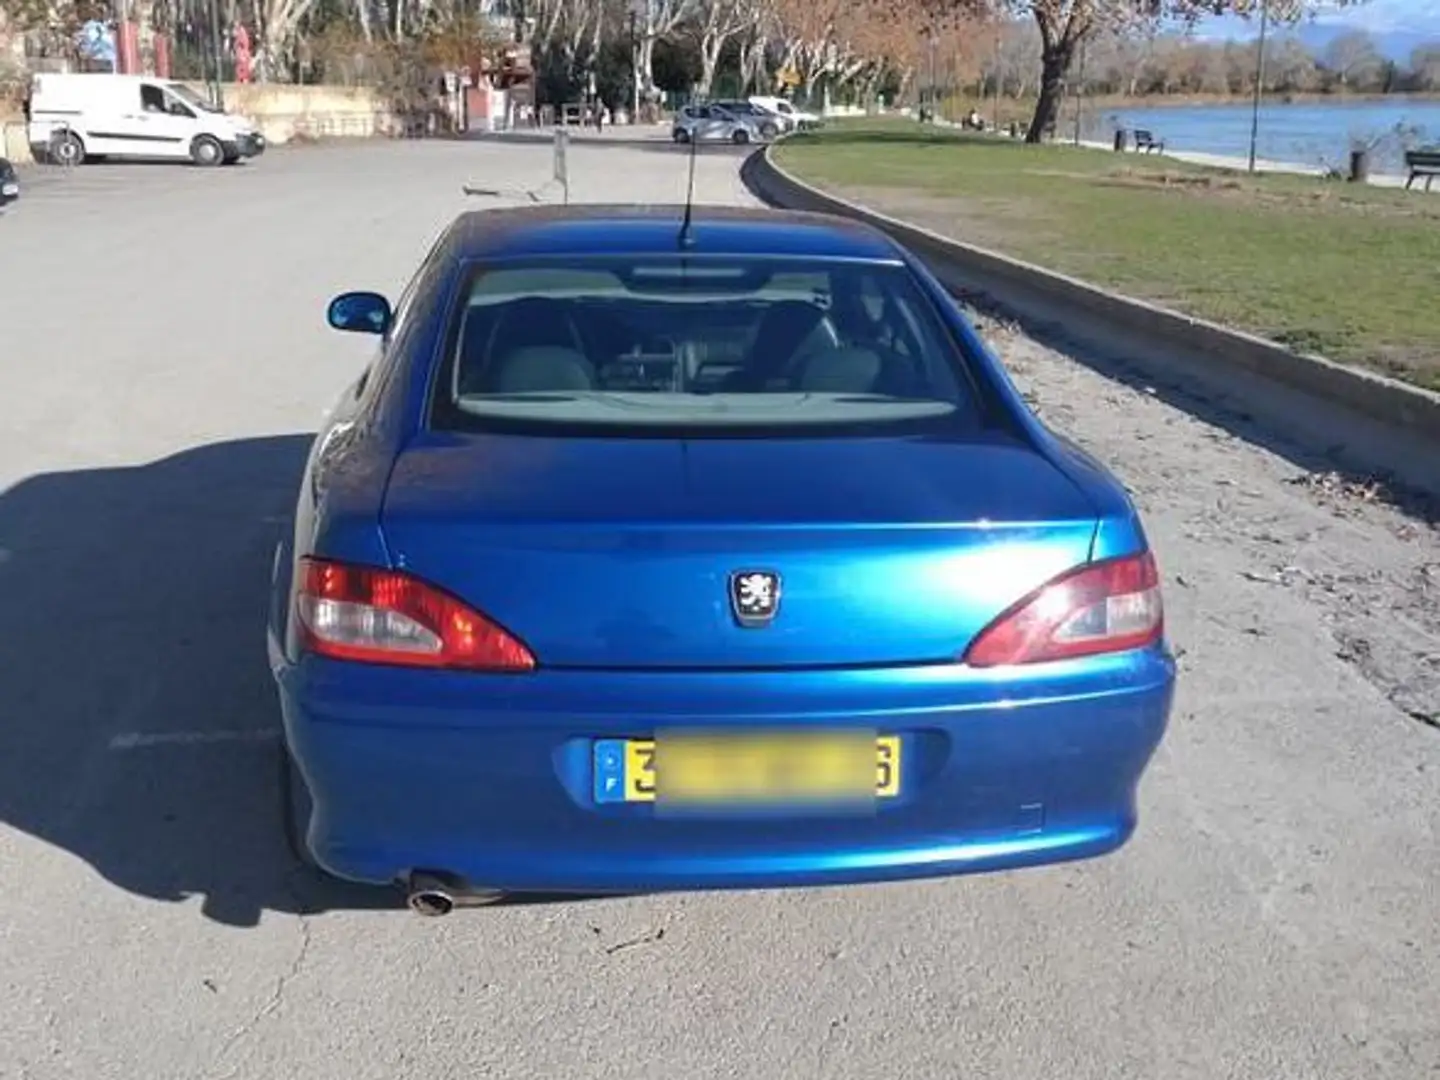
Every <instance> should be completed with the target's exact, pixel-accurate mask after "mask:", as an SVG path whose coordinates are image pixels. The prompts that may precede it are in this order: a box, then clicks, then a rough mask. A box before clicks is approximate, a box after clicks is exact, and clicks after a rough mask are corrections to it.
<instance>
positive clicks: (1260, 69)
mask: <svg viewBox="0 0 1440 1080" xmlns="http://www.w3.org/2000/svg"><path fill="white" fill-rule="evenodd" d="M1269 16H1270V2H1269V0H1260V44H1259V46H1258V47H1257V48H1256V50H1255V54H1256V55H1255V100H1254V102H1253V103H1252V104H1251V106H1250V171H1251V172H1252V173H1253V172H1254V171H1255V140H1256V138H1257V136H1258V135H1259V133H1260V95H1261V93H1262V90H1263V87H1264V86H1265V28H1266V24H1267V22H1268V21H1269Z"/></svg>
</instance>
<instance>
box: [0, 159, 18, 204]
mask: <svg viewBox="0 0 1440 1080" xmlns="http://www.w3.org/2000/svg"><path fill="white" fill-rule="evenodd" d="M19 197H20V177H18V176H16V175H15V166H14V165H11V164H10V162H9V161H8V160H6V159H5V158H0V206H9V205H10V204H11V203H12V202H14V201H15V200H16V199H18V198H19Z"/></svg>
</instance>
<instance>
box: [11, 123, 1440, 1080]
mask: <svg viewBox="0 0 1440 1080" xmlns="http://www.w3.org/2000/svg"><path fill="white" fill-rule="evenodd" d="M738 164H739V158H738V157H736V156H735V155H734V154H733V153H730V152H727V151H719V152H714V153H708V154H706V155H704V156H703V157H702V158H701V159H700V161H699V168H698V179H697V187H698V191H699V194H700V196H701V198H703V199H705V200H707V201H731V200H737V199H744V198H746V196H745V195H744V193H743V189H742V187H741V185H740V183H739V180H738V178H737V169H738ZM571 165H572V169H573V171H574V173H575V184H574V189H573V192H572V194H573V197H574V198H576V199H606V200H611V199H624V200H631V199H640V200H661V199H666V200H669V199H676V198H679V197H680V196H681V194H682V192H683V187H684V183H685V170H684V158H683V157H680V156H677V155H674V154H671V153H668V152H667V151H666V150H664V149H662V148H659V147H657V148H654V149H649V148H642V147H634V146H610V147H607V148H603V149H602V148H598V147H597V148H579V147H576V148H574V149H572V155H571ZM549 167H550V155H549V151H548V150H547V149H546V148H544V147H541V146H525V145H503V144H498V143H483V144H476V145H452V144H425V143H411V144H384V145H363V146H350V147H317V148H309V149H303V150H279V151H276V152H274V153H272V154H271V155H270V156H268V157H267V158H265V159H262V160H261V161H259V162H256V163H253V164H252V165H249V166H246V167H243V168H236V169H227V170H219V171H213V172H207V171H200V170H195V169H189V168H184V167H171V166H167V167H151V166H105V167H93V168H92V167H87V168H83V169H81V170H79V171H77V172H75V173H73V174H71V175H69V176H61V175H59V174H54V173H45V174H40V175H37V174H33V173H32V174H30V175H29V176H27V183H28V188H27V191H26V194H25V196H24V200H23V202H22V203H21V204H20V205H19V206H18V208H17V209H15V210H14V211H12V212H10V213H8V214H6V215H5V216H3V217H0V317H3V318H0V415H3V418H4V419H3V423H0V1076H3V1077H6V1078H11V1077H33V1078H35V1080H51V1078H58V1077H83V1078H86V1080H101V1078H110V1077H115V1078H122V1077H123V1078H126V1080H131V1078H134V1077H142V1076H143V1077H149V1078H170V1077H175V1078H185V1080H196V1078H207V1080H208V1078H211V1077H242V1078H247V1080H248V1078H255V1080H261V1078H264V1080H270V1078H273V1077H304V1078H307V1080H310V1078H313V1080H322V1078H324V1080H328V1078H332V1077H333V1078H336V1080H371V1078H375V1080H379V1078H385V1080H393V1078H395V1077H402V1076H403V1077H412V1076H413V1077H426V1078H429V1077H447V1078H448V1077H462V1076H463V1077H481V1076H485V1077H512V1076H513V1077H522V1076H523V1077H567V1078H568V1077H574V1078H580V1077H587V1078H588V1077H597V1078H599V1077H603V1078H641V1077H645V1078H648V1077H659V1076H674V1077H685V1078H687V1080H690V1078H694V1080H700V1078H708V1077H745V1078H764V1080H772V1078H788V1077H806V1078H809V1077H815V1078H821V1077H823V1078H826V1080H832V1078H836V1077H866V1078H869V1077H879V1076H896V1077H904V1078H906V1080H927V1078H937V1080H939V1078H944V1080H954V1078H955V1077H957V1076H983V1077H989V1078H995V1080H1011V1078H1020V1077H1026V1078H1029V1077H1034V1078H1036V1080H1041V1078H1044V1080H1057V1078H1064V1080H1090V1078H1095V1080H1116V1078H1120V1077H1145V1078H1159V1077H1163V1078H1165V1080H1188V1078H1191V1077H1194V1078H1204V1080H1217V1078H1232V1077H1233V1078H1256V1080H1290V1078H1297V1080H1298V1078H1312V1077H1323V1078H1326V1080H1329V1078H1336V1080H1340V1078H1355V1080H1362V1078H1363V1080H1375V1078H1377V1077H1387V1078H1388V1077H1396V1078H1406V1080H1411V1078H1415V1080H1418V1078H1420V1077H1430V1076H1435V1075H1440V1006H1437V1003H1440V799H1437V794H1440V730H1436V729H1435V727H1433V726H1431V725H1430V724H1428V723H1426V722H1425V717H1426V716H1427V715H1430V714H1431V713H1433V712H1434V711H1435V710H1436V708H1437V702H1440V542H1437V535H1436V533H1435V532H1434V531H1433V530H1432V529H1431V528H1430V527H1429V526H1427V525H1425V524H1424V523H1422V522H1418V521H1416V520H1415V519H1413V518H1407V517H1405V516H1404V514H1402V513H1401V512H1399V511H1397V510H1394V509H1392V508H1390V507H1388V506H1386V505H1384V504H1383V503H1382V502H1381V501H1380V500H1378V499H1375V498H1372V497H1370V496H1369V493H1367V492H1364V491H1356V490H1355V489H1352V488H1347V487H1346V486H1345V485H1343V484H1331V483H1328V482H1327V481H1326V480H1325V479H1324V478H1323V477H1316V476H1314V475H1312V474H1310V473H1309V472H1307V471H1306V470H1305V469H1304V468H1302V467H1301V466H1300V465H1298V464H1297V463H1296V458H1297V456H1298V455H1296V454H1295V453H1293V452H1291V451H1284V452H1277V451H1275V450H1272V449H1264V448H1261V447H1260V446H1258V445H1256V444H1254V443H1252V442H1249V441H1246V440H1245V439H1242V438H1241V437H1239V436H1237V435H1236V434H1234V431H1235V430H1238V425H1237V424H1235V423H1233V422H1232V421H1231V419H1229V418H1226V417H1223V416H1219V417H1217V416H1208V415H1206V410H1205V408H1204V406H1203V404H1197V403H1195V402H1187V401H1184V400H1178V402H1177V400H1167V396H1166V395H1164V394H1159V393H1153V392H1150V391H1149V390H1147V388H1145V387H1144V386H1131V385H1126V384H1125V383H1123V382H1115V381H1111V380H1108V379H1105V378H1102V377H1100V376H1099V375H1097V374H1095V373H1094V372H1092V371H1090V370H1088V369H1087V368H1085V367H1083V366H1081V365H1079V364H1077V363H1075V362H1074V361H1072V360H1070V359H1068V358H1066V357H1064V356H1062V355H1059V354H1057V353H1054V352H1052V351H1049V350H1047V349H1045V348H1043V347H1041V346H1039V345H1038V344H1036V343H1035V342H1032V341H1029V340H1026V339H1024V338H1022V337H1020V336H1018V335H1016V334H1015V333H1014V332H1013V331H1011V330H1007V329H1006V328H1004V327H1000V326H996V325H994V324H992V323H990V322H988V321H987V322H986V323H985V327H986V330H987V332H988V333H989V334H990V336H991V338H992V340H994V341H995V342H996V344H997V345H998V346H1000V347H1001V349H1002V351H1003V353H1004V355H1005V357H1006V359H1007V361H1008V362H1009V363H1010V365H1011V367H1012V369H1013V370H1014V371H1015V373H1016V377H1017V379H1018V380H1019V381H1020V382H1021V384H1022V385H1023V386H1024V387H1025V388H1026V389H1027V391H1028V392H1030V393H1031V394H1032V395H1033V396H1034V398H1035V400H1036V402H1037V404H1038V405H1039V407H1040V408H1041V409H1042V411H1043V412H1044V414H1045V415H1046V416H1047V417H1048V418H1049V419H1050V420H1051V421H1052V422H1053V423H1055V424H1057V425H1058V426H1059V427H1061V428H1062V429H1064V430H1067V431H1069V432H1070V433H1072V434H1073V435H1075V436H1076V437H1077V438H1078V439H1080V440H1081V441H1082V442H1084V443H1085V444H1087V445H1089V446H1091V447H1094V448H1096V449H1098V450H1099V452H1100V453H1101V454H1102V455H1103V456H1104V457H1105V458H1106V459H1107V460H1108V461H1109V462H1111V463H1112V464H1113V465H1114V467H1115V468H1116V469H1117V471H1118V472H1119V473H1120V474H1121V475H1122V476H1123V477H1124V478H1125V479H1126V481H1127V482H1128V483H1130V484H1131V486H1132V487H1133V488H1134V490H1135V491H1136V493H1137V497H1138V498H1139V500H1140V503H1141V505H1142V508H1143V509H1144V510H1145V511H1146V513H1147V514H1148V524H1149V527H1150V530H1151V533H1152V538H1153V540H1154V543H1155V545H1156V547H1157V549H1158V552H1159V555H1160V558H1161V560H1162V565H1163V570H1164V574H1165V581H1166V586H1167V588H1168V603H1169V614H1170V623H1171V627H1172V635H1173V637H1174V639H1175V641H1176V644H1177V646H1178V647H1179V649H1180V650H1182V652H1183V657H1182V661H1181V663H1182V682H1181V688H1180V691H1179V696H1178V701H1177V707H1176V713H1175V721H1174V726H1173V728H1172V730H1171V733H1170V735H1169V737H1168V740H1167V742H1166V743H1165V745H1164V747H1163V749H1162V751H1161V753H1160V755H1159V757H1158V759H1157V761H1156V763H1155V765H1154V768H1153V771H1152V772H1151V774H1150V776H1149V778H1148V780H1147V782H1146V784H1145V786H1144V789H1143V807H1142V814H1143V817H1142V822H1141V828H1140V831H1139V833H1138V835H1137V836H1136V838H1135V839H1134V841H1133V842H1132V843H1131V844H1130V845H1129V846H1128V847H1127V848H1126V849H1124V850H1123V851H1122V852H1121V853H1119V854H1117V855H1115V856H1113V857H1111V858H1109V859H1106V860H1102V861H1098V862H1093V863H1086V864H1076V865H1071V866H1066V867H1059V868H1054V869H1049V870H1041V871H1029V872H1025V873H1020V874H1014V875H1010V876H1000V875H997V876H991V877H983V878H968V879H956V880H950V881H937V882H929V883H924V884H909V885H895V886H888V885H887V886H871V887H864V888H844V889H831V890H823V891H807V892H789V893H780V892H774V893H735V894H720V895H688V896H670V897H659V898H654V897H652V898H639V899H627V900H610V901H593V902H579V903H569V904H537V905H529V906H518V907H510V908H502V909H494V910H482V911H473V912H463V913H459V914H457V915H455V916H452V917H450V918H447V919H442V920H423V919H419V918H417V917H414V916H412V915H410V914H409V913H408V912H406V911H404V910H403V909H397V908H392V907H386V906H383V905H388V904H391V903H392V902H393V901H394V899H395V898H394V897H392V896H390V895H389V894H382V895H381V896H379V897H378V898H377V897H375V896H374V895H372V894H369V893H353V894H352V893H351V892H349V891H347V890H328V889H317V888H315V887H313V886H311V885H309V884H306V883H305V881H304V879H303V878H302V877H301V876H300V875H298V874H297V873H296V872H295V871H294V869H293V867H292V866H291V865H290V863H289V861H288V858H287V855H286V853H285V849H284V846H283V843H282V841H281V837H280V832H279V825H278V819H277V809H276V801H275V784H274V781H275V773H274V767H273V749H274V747H273V744H272V743H271V742H270V741H269V738H270V734H271V733H273V731H274V729H275V726H276V717H275V711H274V707H273V703H272V694H271V691H270V687H269V684H268V681H267V679H268V676H267V672H266V669H265V661H264V651H263V612H264V606H265V596H264V593H265V586H266V580H267V574H268V560H269V556H270V552H271V549H272V545H273V541H274V538H275V535H276V531H277V529H278V528H279V527H280V522H281V519H282V517H283V515H284V513H285V512H286V509H287V506H288V504H289V503H290V501H291V499H292V495H293V485H294V481H295V477H296V472H297V470H298V468H299V467H300V464H301V460H302V458H303V454H304V452H305V447H306V437H307V435H308V434H309V433H310V432H312V431H313V430H314V428H315V426H316V425H317V423H318V422H319V420H320V418H321V416H322V414H323V412H324V411H325V410H326V409H327V408H328V407H329V405H330V403H331V401H332V400H333V399H334V398H335V396H336V395H337V394H338V393H339V391H340V390H341V389H342V387H343V385H344V384H345V383H346V381H347V380H348V379H349V378H350V377H352V376H353V375H354V374H355V373H356V372H357V371H358V370H359V368H360V366H361V365H362V364H363V363H364V361H365V359H366V358H367V355H368V349H369V345H368V344H367V343H366V342H365V341H363V340H359V339H355V338H346V337H344V336H341V335H337V334H334V333H332V332H329V331H328V330H327V329H326V328H325V326H324V323H323V311H324V304H325V301H326V300H327V299H328V297H329V296H330V295H331V294H332V293H333V292H335V291H338V290H340V289H343V288H347V287H376V288H380V289H385V290H389V291H391V292H392V294H393V293H394V292H395V291H397V290H398V288H399V287H400V286H401V285H402V284H403V282H404V280H405V278H406V276H407V275H408V273H409V270H410V268H411V267H412V266H413V265H414V264H415V262H416V261H417V260H418V259H419V258H420V256H421V255H422V254H423V252H424V251H425V249H426V247H427V246H428V244H429V243H430V241H431V239H432V238H433V236H434V235H435V234H436V232H437V230H438V229H439V228H440V227H441V226H442V224H443V223H444V222H445V221H446V220H447V219H448V218H449V217H450V216H451V215H453V214H454V213H455V212H457V211H459V210H460V209H461V208H462V207H464V206H466V205H467V200H466V199H465V197H464V196H462V195H461V194H460V189H461V185H462V184H463V183H464V182H466V181H471V182H475V183H482V184H490V185H497V186H502V187H515V188H520V187H526V186H529V187H539V186H541V185H543V184H544V183H545V181H546V179H547V178H548V175H549ZM473 201H474V200H470V202H471V203H473ZM1187 410H1189V411H1187ZM1192 413H1199V414H1201V415H1200V416H1196V415H1192ZM1202 417H1203V418H1202ZM1249 435H1250V436H1251V437H1253V433H1249Z"/></svg>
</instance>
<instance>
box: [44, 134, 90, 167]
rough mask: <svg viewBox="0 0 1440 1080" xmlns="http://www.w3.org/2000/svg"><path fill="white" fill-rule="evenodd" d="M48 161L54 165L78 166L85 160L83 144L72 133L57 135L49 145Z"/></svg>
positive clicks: (78, 137)
mask: <svg viewBox="0 0 1440 1080" xmlns="http://www.w3.org/2000/svg"><path fill="white" fill-rule="evenodd" d="M50 160H51V161H53V162H54V163H55V164H56V165H65V166H70V165H79V164H80V163H81V162H82V161H84V160H85V144H84V143H82V142H81V141H80V136H78V135H76V134H75V133H74V132H73V131H67V132H64V133H63V134H61V135H57V136H56V137H55V139H54V141H53V142H51V144H50Z"/></svg>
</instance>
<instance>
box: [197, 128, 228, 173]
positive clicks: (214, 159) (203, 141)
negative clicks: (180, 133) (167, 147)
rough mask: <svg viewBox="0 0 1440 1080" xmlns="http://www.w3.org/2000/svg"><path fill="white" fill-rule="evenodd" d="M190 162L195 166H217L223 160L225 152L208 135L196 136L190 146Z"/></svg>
mask: <svg viewBox="0 0 1440 1080" xmlns="http://www.w3.org/2000/svg"><path fill="white" fill-rule="evenodd" d="M190 160H192V161H193V162H195V164H196V165H206V166H210V165H219V164H220V163H221V162H223V161H224V160H225V150H224V148H223V147H222V146H221V145H220V144H219V143H218V142H216V141H215V140H214V139H212V138H211V137H210V136H209V135H198V136H196V138H195V141H194V142H192V143H191V144H190Z"/></svg>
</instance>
